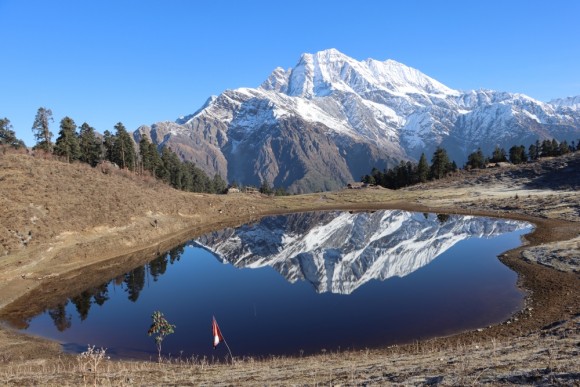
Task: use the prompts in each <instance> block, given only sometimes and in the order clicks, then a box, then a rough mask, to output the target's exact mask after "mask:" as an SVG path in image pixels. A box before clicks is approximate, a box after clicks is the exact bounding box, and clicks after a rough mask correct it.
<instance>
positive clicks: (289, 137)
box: [135, 49, 580, 192]
mask: <svg viewBox="0 0 580 387" xmlns="http://www.w3.org/2000/svg"><path fill="white" fill-rule="evenodd" d="M579 99H580V97H574V98H568V99H562V100H555V101H552V102H550V103H543V102H540V101H537V100H534V99H533V98H530V97H527V96H525V95H522V94H513V93H507V92H498V91H492V90H472V91H466V92H463V91H458V90H453V89H451V88H449V87H447V86H445V85H443V84H441V83H440V82H438V81H436V80H434V79H432V78H430V77H428V76H427V75H425V74H423V73H421V72H420V71H418V70H416V69H413V68H411V67H408V66H405V65H403V64H401V63H398V62H395V61H393V60H387V61H384V62H382V61H377V60H374V59H367V60H364V61H357V60H355V59H353V58H350V57H348V56H346V55H344V54H342V53H340V52H339V51H337V50H335V49H330V50H325V51H320V52H318V53H316V54H303V55H302V56H301V57H300V59H299V61H298V63H297V64H296V66H295V67H294V68H291V69H288V70H284V69H282V68H277V69H275V70H274V71H273V72H272V73H271V74H270V76H269V77H268V78H267V79H266V80H265V81H264V82H263V83H262V85H261V86H259V87H257V88H240V89H236V90H226V91H225V92H223V93H222V94H221V95H219V96H217V97H211V98H210V99H208V100H207V102H206V103H205V104H204V105H203V106H202V107H201V108H200V109H199V110H198V111H197V112H195V113H193V114H191V115H189V116H185V117H181V118H179V119H178V120H177V121H175V122H160V123H157V124H154V125H152V126H150V127H149V126H142V127H140V128H139V129H138V130H137V131H136V132H135V138H136V139H137V140H138V139H139V137H140V136H141V135H143V134H145V135H148V136H149V137H150V138H151V139H152V140H153V141H154V142H156V143H157V144H159V145H168V146H171V148H172V149H173V150H174V151H176V152H177V153H178V154H180V155H181V157H183V158H184V159H189V160H192V161H194V162H195V163H196V164H197V165H198V166H199V167H201V168H202V169H204V170H205V171H206V172H208V173H210V174H214V173H216V172H217V173H220V174H221V175H222V177H224V178H227V179H228V180H229V181H234V180H235V181H237V182H239V183H242V184H253V185H259V184H260V182H261V181H263V180H267V181H268V182H269V183H270V184H272V185H274V186H284V187H289V188H290V190H291V191H294V192H296V191H313V190H321V189H322V190H324V189H334V188H338V187H342V186H344V184H345V183H348V182H350V181H354V180H358V179H359V178H360V177H361V176H362V175H364V174H366V173H368V172H369V171H370V170H371V168H372V167H377V168H379V169H382V168H384V167H386V166H392V164H393V163H394V162H396V160H401V159H418V158H419V156H420V155H421V153H423V152H424V153H425V154H426V155H427V156H428V157H429V158H430V156H431V154H432V153H433V151H434V150H435V148H436V147H437V146H439V145H442V146H444V147H445V148H446V149H447V151H448V153H449V154H450V156H451V158H452V159H454V160H456V162H457V163H458V164H461V163H463V161H465V159H466V157H467V155H468V154H469V153H471V152H473V151H474V150H476V149H477V148H478V147H481V148H482V150H483V151H484V153H487V154H491V152H492V150H493V148H494V147H495V146H496V145H500V146H503V147H505V148H509V147H510V146H512V145H519V144H524V145H528V144H530V143H532V142H533V141H535V140H536V139H543V138H556V139H558V140H559V141H561V140H564V139H566V140H568V141H571V140H577V139H578V138H579V137H580V110H579V109H578V106H579Z"/></svg>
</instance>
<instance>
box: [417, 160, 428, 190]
mask: <svg viewBox="0 0 580 387" xmlns="http://www.w3.org/2000/svg"><path fill="white" fill-rule="evenodd" d="M428 177H429V163H427V157H426V156H425V153H421V158H420V159H419V164H417V180H418V181H419V182H420V183H424V182H426V181H427V178H428Z"/></svg>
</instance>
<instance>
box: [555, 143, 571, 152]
mask: <svg viewBox="0 0 580 387" xmlns="http://www.w3.org/2000/svg"><path fill="white" fill-rule="evenodd" d="M558 153H559V154H560V155H565V154H568V153H570V147H569V146H568V142H567V141H566V140H564V141H562V142H561V143H560V145H559V146H558Z"/></svg>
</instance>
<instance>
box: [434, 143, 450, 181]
mask: <svg viewBox="0 0 580 387" xmlns="http://www.w3.org/2000/svg"><path fill="white" fill-rule="evenodd" d="M450 170H451V163H450V162H449V156H448V155H447V151H446V150H445V149H443V148H441V147H437V149H436V150H435V152H434V153H433V159H432V160H431V171H430V175H431V178H432V179H441V178H443V177H445V176H446V175H447V173H449V171H450Z"/></svg>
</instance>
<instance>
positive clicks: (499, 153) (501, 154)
mask: <svg viewBox="0 0 580 387" xmlns="http://www.w3.org/2000/svg"><path fill="white" fill-rule="evenodd" d="M489 161H491V162H492V163H502V162H504V161H507V156H506V153H505V149H503V148H500V147H499V146H497V145H496V146H495V149H494V150H493V154H492V156H491V159H490V160H489Z"/></svg>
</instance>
